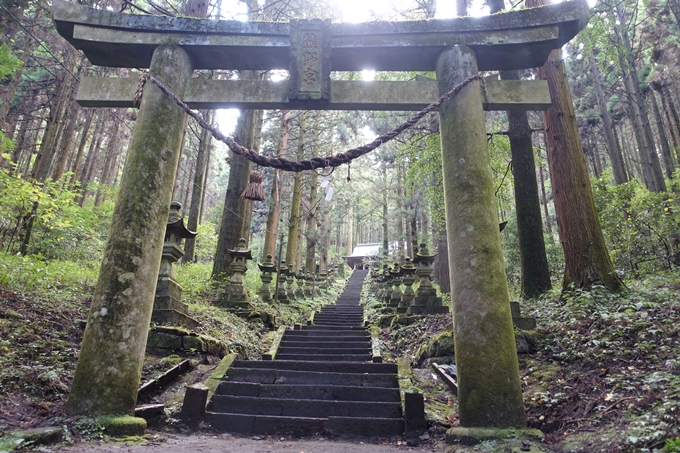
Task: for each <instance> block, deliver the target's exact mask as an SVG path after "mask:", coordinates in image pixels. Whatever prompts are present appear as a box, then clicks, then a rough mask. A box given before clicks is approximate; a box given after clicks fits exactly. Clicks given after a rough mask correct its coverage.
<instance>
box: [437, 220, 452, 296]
mask: <svg viewBox="0 0 680 453" xmlns="http://www.w3.org/2000/svg"><path fill="white" fill-rule="evenodd" d="M436 245H437V259H436V261H435V263H434V266H435V270H434V274H435V275H436V276H437V281H438V282H439V289H441V291H442V292H443V293H447V294H449V293H451V278H450V276H449V246H448V242H447V241H446V229H445V228H441V229H439V230H438V233H437V244H436Z"/></svg>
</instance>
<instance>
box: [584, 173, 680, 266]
mask: <svg viewBox="0 0 680 453" xmlns="http://www.w3.org/2000/svg"><path fill="white" fill-rule="evenodd" d="M678 184H680V180H679V179H678V178H677V177H676V178H675V179H674V180H673V185H675V186H677V185H678ZM593 194H594V196H595V204H596V206H597V208H598V211H599V214H600V223H601V225H602V231H603V233H604V237H605V238H606V240H607V245H608V247H609V252H610V255H611V258H612V261H613V262H614V266H615V268H616V269H617V270H618V271H619V272H620V273H625V274H628V273H630V274H632V275H633V276H638V275H640V274H645V273H650V272H655V271H657V270H659V269H667V268H670V267H671V266H672V265H673V264H677V260H678V257H677V255H676V254H677V253H678V242H679V238H678V236H677V234H678V233H677V232H678V227H680V209H678V206H677V202H676V201H675V199H674V198H673V196H670V195H669V194H668V193H654V192H650V191H648V190H647V189H645V188H644V187H643V186H642V185H641V184H640V183H639V182H638V181H630V182H628V183H626V184H621V185H619V186H614V185H612V184H611V183H610V182H609V181H607V180H605V179H604V178H601V179H598V180H594V181H593Z"/></svg>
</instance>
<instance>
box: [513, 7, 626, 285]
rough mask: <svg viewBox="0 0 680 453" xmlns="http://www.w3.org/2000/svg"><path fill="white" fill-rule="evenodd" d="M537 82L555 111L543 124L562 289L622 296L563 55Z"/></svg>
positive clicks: (545, 68) (541, 71)
mask: <svg viewBox="0 0 680 453" xmlns="http://www.w3.org/2000/svg"><path fill="white" fill-rule="evenodd" d="M544 2H545V0H538V1H537V0H528V1H527V3H526V6H527V7H534V6H540V5H542V4H544ZM538 78H539V79H542V80H547V81H548V87H549V90H550V97H551V99H552V105H551V107H550V108H549V109H548V110H547V111H545V112H544V113H543V121H544V124H545V131H546V141H547V142H548V162H549V164H550V174H551V175H552V183H553V192H554V194H555V208H556V209H557V224H558V227H559V230H560V240H561V242H562V248H563V249H564V256H565V273H564V282H563V288H564V289H567V288H569V286H570V285H572V284H574V285H576V286H577V287H581V288H588V287H590V286H591V285H592V284H593V283H596V282H598V283H602V284H603V285H604V286H605V287H607V288H609V289H610V290H613V291H617V290H620V289H622V287H623V282H622V280H621V278H620V277H619V275H618V274H617V273H616V271H615V270H614V267H613V265H612V262H611V259H610V258H609V252H608V251H607V246H606V243H605V241H604V236H603V235H602V229H601V227H600V220H599V218H598V216H597V210H596V209H595V202H594V200H593V192H592V189H591V187H590V179H589V178H588V171H587V169H586V163H585V159H584V158H583V145H582V144H581V137H580V136H579V134H578V126H577V124H576V114H575V112H574V106H573V103H572V98H571V91H570V89H569V83H568V78H567V72H566V69H565V66H564V62H563V61H562V59H561V51H560V50H553V51H552V52H551V53H550V56H549V57H548V61H547V62H546V63H545V65H543V67H541V68H539V69H538Z"/></svg>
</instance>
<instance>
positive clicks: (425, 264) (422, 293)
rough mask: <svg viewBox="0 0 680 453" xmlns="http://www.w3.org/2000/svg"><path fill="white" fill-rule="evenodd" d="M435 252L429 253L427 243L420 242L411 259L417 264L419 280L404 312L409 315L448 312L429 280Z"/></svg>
mask: <svg viewBox="0 0 680 453" xmlns="http://www.w3.org/2000/svg"><path fill="white" fill-rule="evenodd" d="M436 257H437V254H436V253H435V254H433V255H430V251H429V250H428V249H427V244H425V243H423V244H420V249H419V251H418V253H417V254H416V256H415V259H414V260H413V261H414V262H415V263H417V264H418V270H417V271H416V275H418V279H419V280H420V284H419V285H418V289H417V290H416V295H415V297H414V298H413V302H412V303H411V306H410V307H409V309H408V311H407V312H406V313H407V314H409V315H436V314H440V313H448V312H449V308H448V307H445V306H443V305H442V299H441V297H437V291H436V290H435V288H434V287H433V286H432V283H431V282H430V275H432V271H433V268H432V264H433V263H434V260H435V258H436Z"/></svg>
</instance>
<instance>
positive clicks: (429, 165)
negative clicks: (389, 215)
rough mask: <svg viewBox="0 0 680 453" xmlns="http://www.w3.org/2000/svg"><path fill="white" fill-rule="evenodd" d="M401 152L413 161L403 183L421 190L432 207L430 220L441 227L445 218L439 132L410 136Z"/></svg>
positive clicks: (444, 222)
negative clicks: (408, 141) (410, 138)
mask: <svg viewBox="0 0 680 453" xmlns="http://www.w3.org/2000/svg"><path fill="white" fill-rule="evenodd" d="M402 153H403V154H405V155H406V156H408V158H409V160H410V161H411V162H414V164H413V165H411V166H410V167H409V168H408V170H407V173H406V178H405V183H406V184H412V185H413V186H415V187H418V188H420V189H421V190H422V191H423V195H424V197H425V200H426V202H427V203H428V204H429V206H431V207H432V212H431V213H430V215H431V218H432V222H433V223H434V224H435V225H436V226H437V227H438V228H440V229H443V228H444V225H445V224H446V218H445V212H444V190H443V181H442V153H441V145H440V141H439V134H430V135H428V136H426V137H412V140H411V142H410V143H409V144H408V145H406V146H405V147H404V148H403V149H402Z"/></svg>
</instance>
